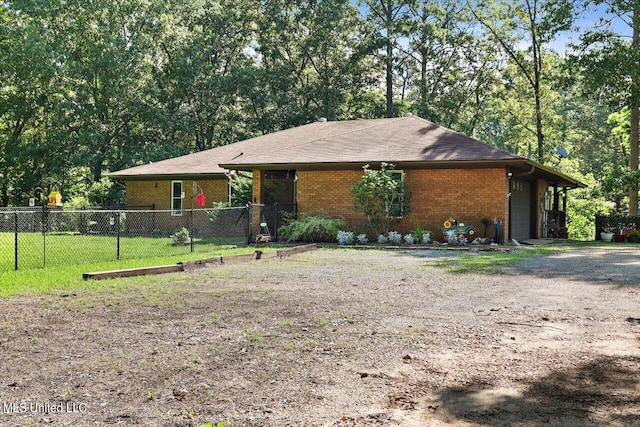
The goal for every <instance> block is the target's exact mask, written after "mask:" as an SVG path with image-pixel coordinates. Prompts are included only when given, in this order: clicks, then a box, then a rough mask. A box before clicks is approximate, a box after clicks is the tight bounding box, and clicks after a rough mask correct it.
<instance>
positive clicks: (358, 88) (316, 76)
mask: <svg viewBox="0 0 640 427" xmlns="http://www.w3.org/2000/svg"><path fill="white" fill-rule="evenodd" d="M262 7H263V11H262V13H260V17H259V19H258V31H257V43H256V46H255V50H256V61H255V63H256V65H255V67H254V69H253V70H252V74H251V78H252V80H253V82H251V86H250V87H251V90H250V91H247V95H248V98H249V105H248V107H249V108H248V110H249V112H253V115H252V118H253V120H254V121H255V122H257V123H260V124H261V126H260V130H262V131H263V132H270V131H274V130H280V129H284V128H289V127H292V126H296V125H300V124H305V123H309V122H310V121H313V120H316V119H317V118H319V117H325V118H327V119H328V120H340V119H346V118H355V117H357V116H362V115H363V114H362V110H363V106H364V105H366V100H367V98H366V93H367V91H368V90H369V87H370V86H371V85H372V84H373V81H372V80H371V78H370V75H371V74H370V69H371V60H370V58H368V57H367V55H366V52H367V51H366V46H365V40H364V37H363V36H362V34H363V30H362V27H363V25H364V24H363V21H362V19H361V17H360V16H359V15H358V12H357V9H356V8H355V7H354V6H353V5H351V3H350V2H349V1H346V0H301V1H299V2H288V1H283V0H268V1H266V2H264V4H263V6H262Z"/></svg>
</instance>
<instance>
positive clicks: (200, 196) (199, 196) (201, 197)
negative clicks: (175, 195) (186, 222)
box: [196, 193, 207, 206]
mask: <svg viewBox="0 0 640 427" xmlns="http://www.w3.org/2000/svg"><path fill="white" fill-rule="evenodd" d="M206 204H207V198H206V197H204V194H203V193H198V194H196V205H198V206H204V205H206Z"/></svg>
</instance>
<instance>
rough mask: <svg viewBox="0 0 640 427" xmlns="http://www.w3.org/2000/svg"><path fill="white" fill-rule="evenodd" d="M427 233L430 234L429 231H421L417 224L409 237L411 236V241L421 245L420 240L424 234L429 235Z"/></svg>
mask: <svg viewBox="0 0 640 427" xmlns="http://www.w3.org/2000/svg"><path fill="white" fill-rule="evenodd" d="M429 233H430V232H429V231H427V230H423V229H422V227H421V226H420V223H417V224H416V226H415V228H414V229H413V230H412V231H411V235H412V236H413V239H414V240H415V241H416V242H417V243H423V242H422V239H423V238H424V236H425V235H426V234H429Z"/></svg>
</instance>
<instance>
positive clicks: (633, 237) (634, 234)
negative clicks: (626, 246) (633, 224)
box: [627, 230, 640, 243]
mask: <svg viewBox="0 0 640 427" xmlns="http://www.w3.org/2000/svg"><path fill="white" fill-rule="evenodd" d="M627 242H629V243H640V231H638V230H632V231H630V232H629V236H628V237H627Z"/></svg>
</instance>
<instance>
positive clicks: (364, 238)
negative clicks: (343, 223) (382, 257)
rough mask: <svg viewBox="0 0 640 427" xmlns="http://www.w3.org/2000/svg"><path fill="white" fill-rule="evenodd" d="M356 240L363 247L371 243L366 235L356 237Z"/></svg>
mask: <svg viewBox="0 0 640 427" xmlns="http://www.w3.org/2000/svg"><path fill="white" fill-rule="evenodd" d="M356 239H357V240H358V243H360V244H361V245H366V244H367V243H369V237H367V235H366V234H364V233H362V234H358V236H356Z"/></svg>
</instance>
